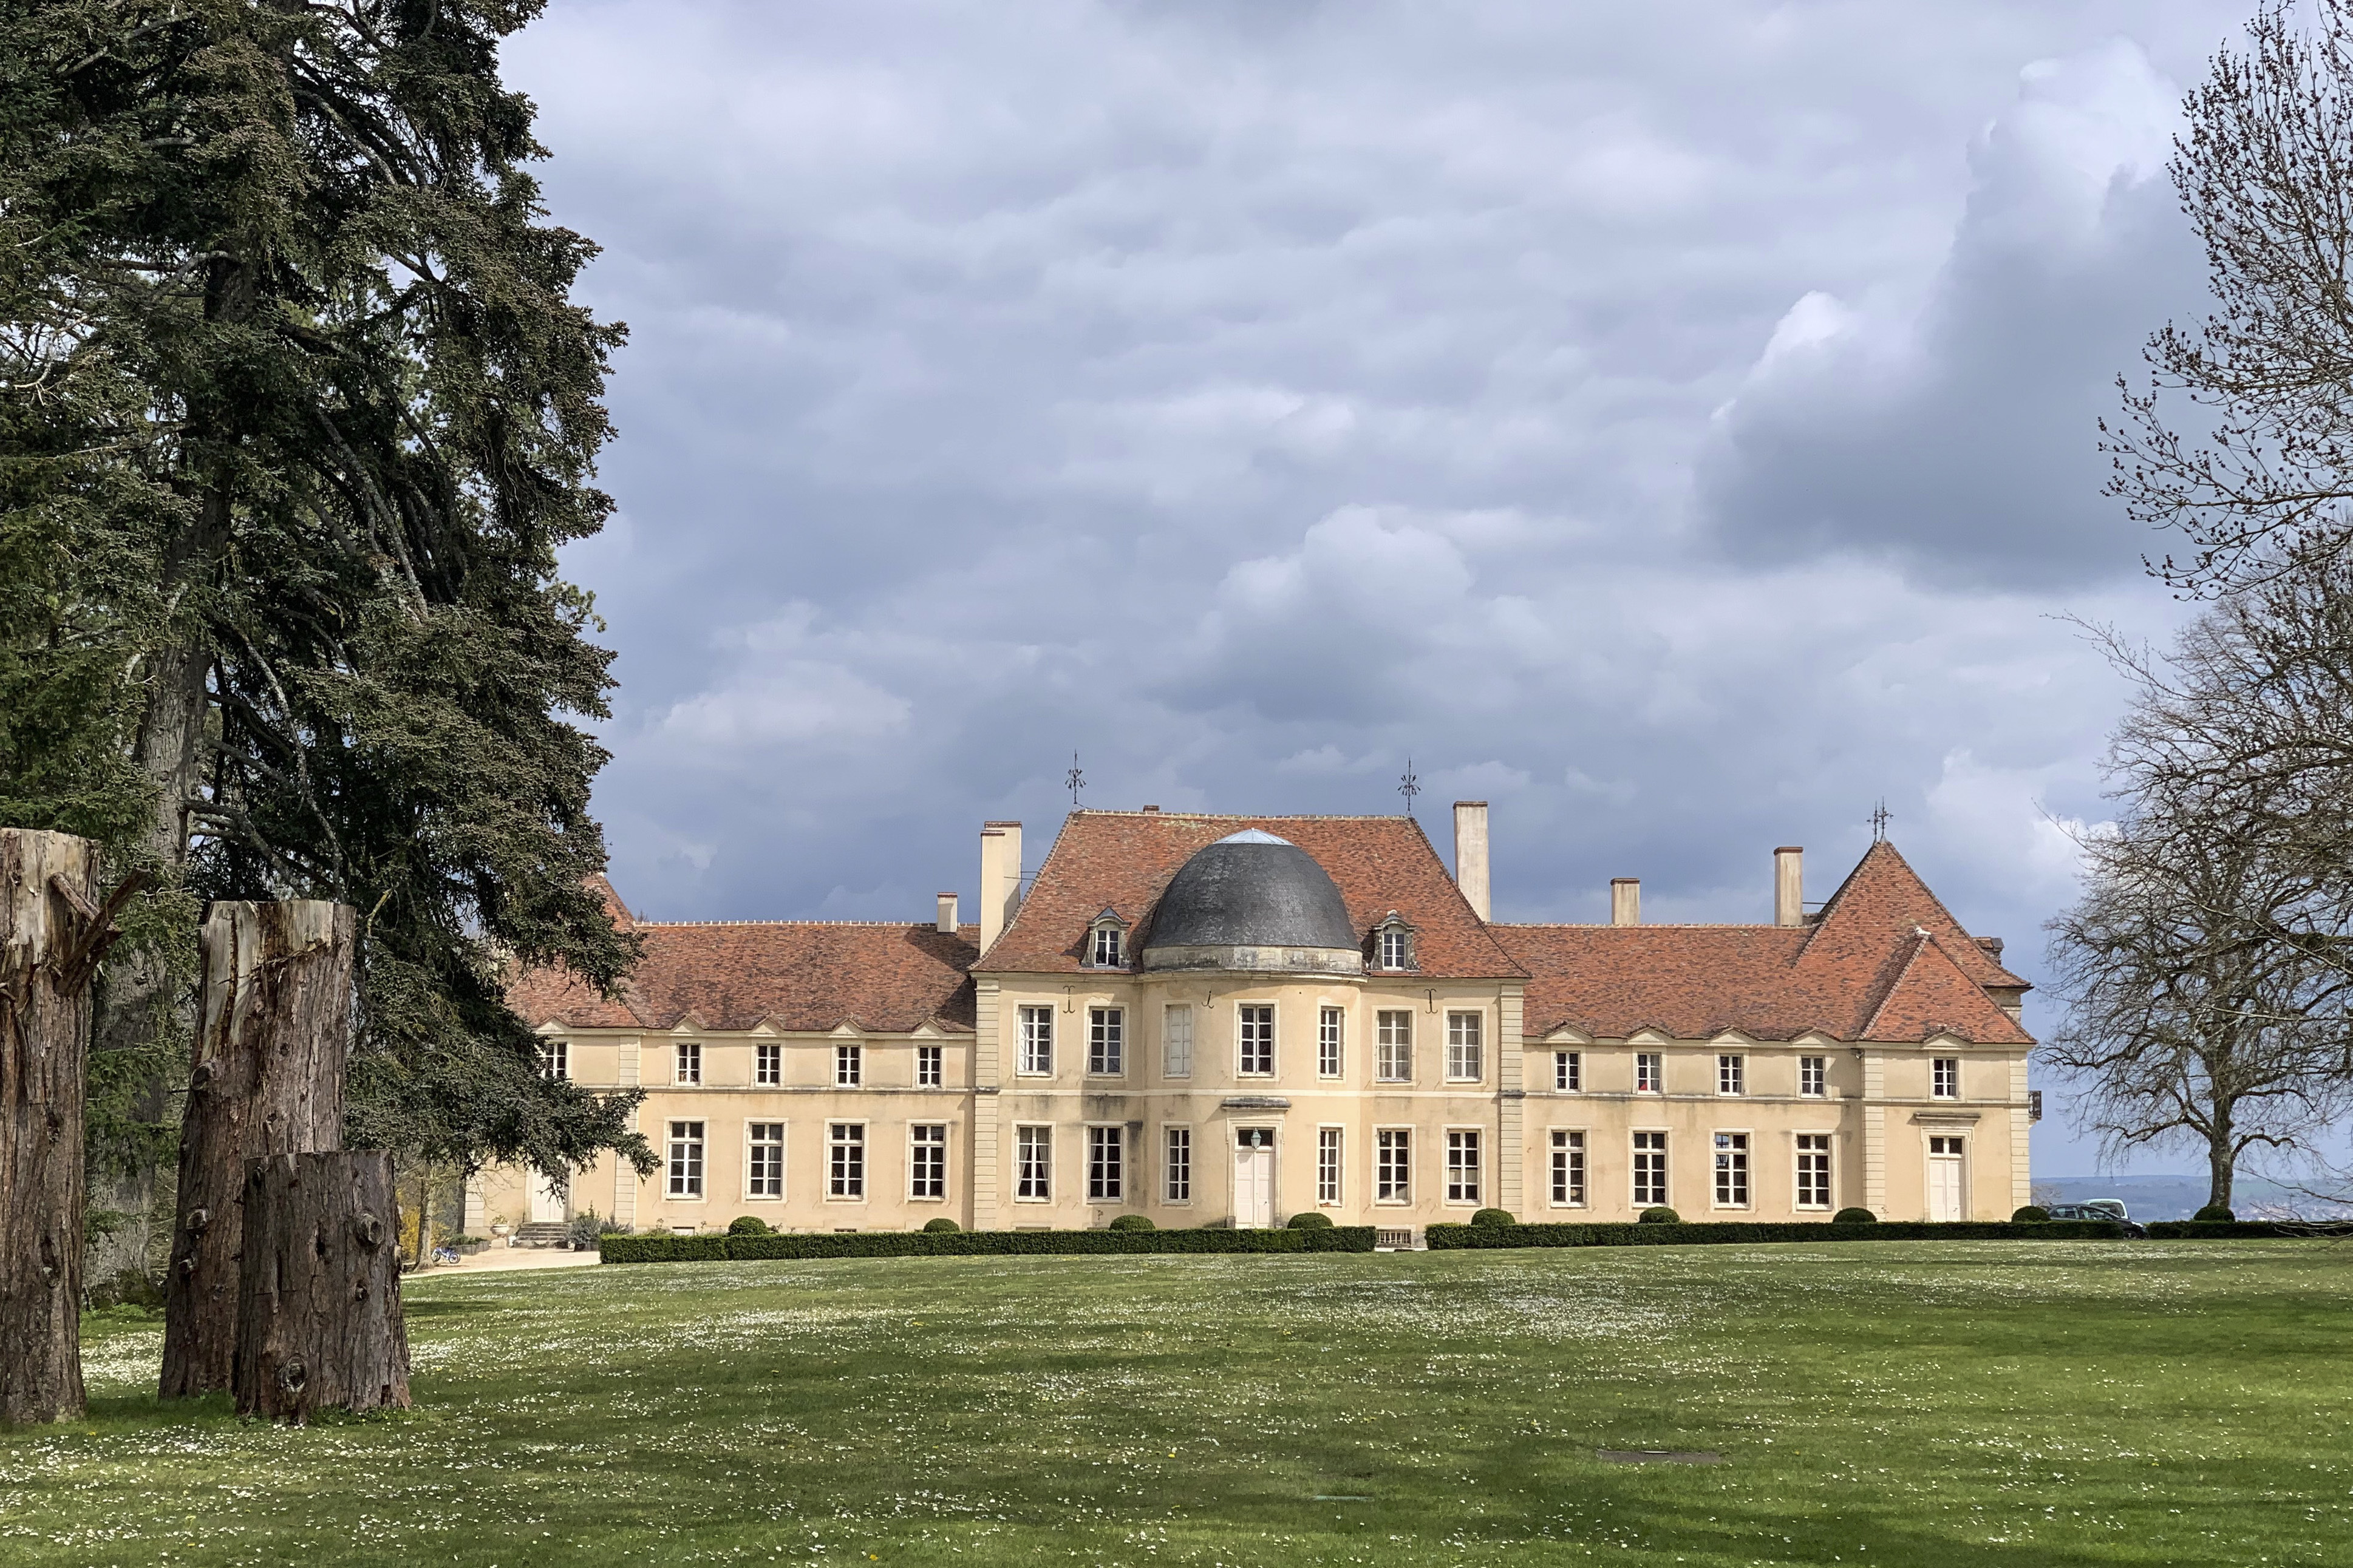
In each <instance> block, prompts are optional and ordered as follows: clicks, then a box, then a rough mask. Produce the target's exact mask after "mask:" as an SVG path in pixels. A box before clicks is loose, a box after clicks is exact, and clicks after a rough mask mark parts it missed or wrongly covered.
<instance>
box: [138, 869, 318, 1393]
mask: <svg viewBox="0 0 2353 1568" xmlns="http://www.w3.org/2000/svg"><path fill="white" fill-rule="evenodd" d="M356 927H357V917H356V915H355V914H354V913H353V910H352V909H351V907H350V906H349V905H345V904H331V903H326V902H322V901H320V900H308V899H304V900H285V901H282V902H279V903H267V904H263V903H232V902H227V901H224V902H221V903H216V904H215V905H214V906H213V907H212V911H211V913H210V914H208V915H207V916H206V919H205V927H204V932H203V943H204V984H203V989H202V991H201V993H200V1000H199V1004H198V1013H199V1017H198V1026H197V1029H196V1045H195V1070H194V1071H193V1072H192V1073H191V1075H190V1077H189V1080H188V1103H187V1111H186V1114H185V1118H184V1119H183V1121H182V1123H181V1131H180V1185H179V1197H178V1217H177V1219H176V1222H175V1223H174V1226H173V1232H172V1262H171V1268H170V1272H169V1275H168V1277H167V1279H166V1280H165V1283H164V1375H163V1384H162V1387H163V1394H164V1397H165V1398H166V1399H172V1398H177V1397H180V1396H183V1395H188V1394H206V1393H210V1392H212V1391H214V1390H216V1389H226V1388H228V1387H229V1386H231V1383H232V1379H233V1376H234V1373H235V1367H236V1356H237V1296H238V1287H237V1252H238V1249H239V1244H240V1240H241V1237H242V1236H243V1223H242V1213H243V1211H242V1209H241V1208H240V1206H239V1205H240V1204H241V1203H242V1201H243V1198H244V1194H245V1172H246V1163H247V1162H248V1161H249V1160H255V1159H259V1158H260V1157H261V1156H263V1155H267V1154H307V1153H311V1152H316V1151H320V1150H332V1149H340V1148H342V1147H343V1064H344V1058H346V1056H347V1055H348V1054H349V1052H350V1049H351V1031H352V965H353V950H354V945H355V944H354V935H355V931H356Z"/></svg>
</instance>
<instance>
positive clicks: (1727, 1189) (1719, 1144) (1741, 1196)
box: [1715, 1132, 1748, 1209]
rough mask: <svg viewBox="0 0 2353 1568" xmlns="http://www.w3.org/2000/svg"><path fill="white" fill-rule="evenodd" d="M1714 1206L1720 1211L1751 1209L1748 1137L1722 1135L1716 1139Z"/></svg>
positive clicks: (1741, 1133)
mask: <svg viewBox="0 0 2353 1568" xmlns="http://www.w3.org/2000/svg"><path fill="white" fill-rule="evenodd" d="M1715 1206H1716V1207H1718V1208H1720V1209H1745V1208H1746V1207H1747V1206H1748V1134H1747V1133H1746V1132H1719V1133H1717V1134H1716V1135H1715Z"/></svg>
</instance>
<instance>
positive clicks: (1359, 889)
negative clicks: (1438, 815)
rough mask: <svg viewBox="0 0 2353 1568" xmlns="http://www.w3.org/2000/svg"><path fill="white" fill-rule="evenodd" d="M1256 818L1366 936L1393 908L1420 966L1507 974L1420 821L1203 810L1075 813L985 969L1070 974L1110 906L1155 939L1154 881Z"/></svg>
mask: <svg viewBox="0 0 2353 1568" xmlns="http://www.w3.org/2000/svg"><path fill="white" fill-rule="evenodd" d="M1250 827H1255V828H1259V829H1261V830H1262V831H1264V832H1267V833H1271V834H1273V835H1274V836H1275V837H1278V838H1285V839H1288V840H1290V841H1291V842H1292V843H1293V844H1296V845H1298V846H1299V847H1301V848H1302V849H1304V850H1305V851H1307V853H1308V854H1310V855H1312V856H1314V858H1315V861H1316V864H1318V865H1320V866H1322V867H1323V868H1324V870H1325V872H1327V873H1328V874H1329V875H1330V876H1331V879H1332V880H1333V881H1334V882H1335V884H1337V885H1338V887H1339V889H1340V896H1341V898H1342V899H1343V900H1345V901H1346V903H1347V906H1348V919H1349V921H1350V922H1351V923H1352V924H1353V925H1354V926H1355V927H1356V931H1357V933H1358V934H1359V935H1360V936H1364V935H1368V934H1369V933H1370V932H1371V931H1372V929H1373V927H1374V926H1375V925H1377V924H1378V923H1379V922H1380V921H1381V920H1382V919H1383V918H1384V917H1386V916H1387V915H1388V912H1389V911H1390V910H1397V911H1398V914H1400V915H1402V916H1404V917H1405V919H1406V921H1408V922H1409V923H1410V924H1411V925H1412V926H1413V927H1414V928H1415V930H1414V956H1415V959H1416V970H1417V973H1423V974H1428V975H1431V976H1433V977H1443V978H1452V979H1473V978H1485V977H1493V978H1513V977H1516V976H1517V975H1518V974H1519V973H1521V970H1520V967H1519V965H1518V964H1517V963H1515V962H1514V960H1513V958H1512V955H1511V954H1510V953H1508V952H1504V949H1503V948H1502V947H1501V946H1500V945H1498V944H1497V942H1495V939H1494V938H1493V936H1491V935H1489V934H1488V928H1487V927H1486V926H1484V925H1483V924H1482V923H1481V922H1480V920H1479V917H1478V916H1477V915H1475V914H1473V913H1472V910H1471V906H1470V905H1469V904H1467V903H1464V902H1463V901H1462V895H1461V892H1460V891H1459V890H1457V889H1456V888H1455V886H1454V879H1453V878H1452V877H1451V876H1449V875H1447V871H1446V867H1445V864H1444V863H1443V862H1442V861H1440V859H1439V858H1438V852H1437V850H1435V849H1433V848H1432V847H1430V839H1429V838H1428V837H1426V836H1425V835H1424V834H1423V833H1422V831H1421V826H1420V825H1419V823H1417V822H1415V821H1414V820H1413V819H1412V818H1411V817H1406V816H1204V815H1199V814H1197V813H1191V812H1176V811H1136V812H1130V811H1116V812H1114V811H1074V812H1072V813H1071V815H1070V816H1067V817H1065V818H1063V820H1062V831H1061V833H1060V835H1059V836H1057V837H1056V838H1055V840H1054V847H1053V848H1052V849H1051V850H1050V851H1049V852H1048V854H1047V856H1046V863H1045V864H1044V865H1043V866H1041V867H1039V870H1038V879H1037V880H1036V882H1034V883H1033V884H1031V886H1030V889H1029V896H1028V897H1027V898H1025V899H1023V900H1022V901H1021V908H1020V910H1019V911H1018V913H1017V914H1016V915H1015V917H1014V920H1013V923H1012V924H1011V925H1010V926H1008V927H1007V928H1006V931H1005V933H1004V934H1003V935H1002V936H1000V937H998V938H997V943H996V945H995V946H993V947H991V948H990V949H989V950H988V952H987V955H986V958H985V960H984V961H983V963H981V965H980V967H982V968H984V969H987V970H991V971H999V972H1014V973H1029V974H1036V973H1050V974H1059V973H1071V972H1073V971H1076V970H1077V969H1078V968H1079V967H1080V958H1081V955H1082V951H1083V948H1084V944H1085V940H1086V931H1087V926H1088V924H1089V922H1090V921H1092V920H1093V919H1094V918H1095V916H1096V915H1098V914H1100V913H1101V912H1102V911H1103V910H1104V909H1105V908H1109V909H1112V910H1117V911H1118V913H1119V915H1120V917H1121V918H1122V919H1124V920H1127V921H1133V922H1134V923H1135V924H1136V926H1137V928H1138V929H1137V931H1136V932H1135V935H1134V938H1133V940H1132V942H1131V950H1132V951H1135V952H1141V951H1142V950H1143V947H1144V945H1145V943H1146V942H1149V941H1150V940H1151V936H1152V929H1151V912H1152V910H1153V907H1154V906H1155V904H1156V903H1157V902H1158V901H1159V898H1160V894H1161V890H1162V889H1165V888H1166V887H1167V886H1168V879H1170V878H1171V877H1174V876H1175V875H1176V868H1178V867H1180V866H1182V865H1184V863H1185V861H1186V860H1187V858H1189V857H1190V856H1191V855H1192V853H1193V852H1194V851H1195V850H1197V849H1199V848H1202V847H1206V846H1208V845H1210V844H1214V843H1216V842H1217V841H1218V840H1219V839H1220V838H1223V837H1226V836H1227V835H1229V834H1232V833H1240V832H1241V831H1242V830H1243V829H1244V828H1250Z"/></svg>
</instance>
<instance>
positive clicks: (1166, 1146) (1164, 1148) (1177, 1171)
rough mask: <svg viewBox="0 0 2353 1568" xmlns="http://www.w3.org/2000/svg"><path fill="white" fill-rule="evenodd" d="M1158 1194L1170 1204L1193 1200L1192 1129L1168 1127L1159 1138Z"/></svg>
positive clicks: (1185, 1202)
mask: <svg viewBox="0 0 2353 1568" xmlns="http://www.w3.org/2000/svg"><path fill="white" fill-rule="evenodd" d="M1160 1150H1161V1164H1160V1174H1161V1180H1160V1195H1161V1196H1162V1197H1163V1198H1164V1199H1166V1201H1167V1202H1169V1203H1172V1204H1189V1203H1191V1202H1192V1201H1193V1130H1192V1129H1191V1128H1189V1127H1168V1128H1164V1129H1162V1131H1161V1138H1160Z"/></svg>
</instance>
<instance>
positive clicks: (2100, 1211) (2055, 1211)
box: [2051, 1198, 2148, 1239]
mask: <svg viewBox="0 0 2353 1568" xmlns="http://www.w3.org/2000/svg"><path fill="white" fill-rule="evenodd" d="M2051 1217H2052V1219H2105V1220H2114V1221H2115V1222H2116V1224H2118V1225H2120V1226H2124V1227H2125V1234H2126V1236H2137V1237H2142V1238H2144V1239H2146V1238H2147V1236H2148V1230H2147V1227H2146V1226H2141V1225H2138V1224H2136V1223H2135V1222H2134V1220H2133V1217H2132V1215H2130V1214H2129V1213H2127V1212H2126V1209H2125V1205H2124V1200H2123V1199H2122V1198H2093V1199H2091V1200H2089V1201H2088V1202H2085V1203H2080V1204H2052V1205H2051Z"/></svg>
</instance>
